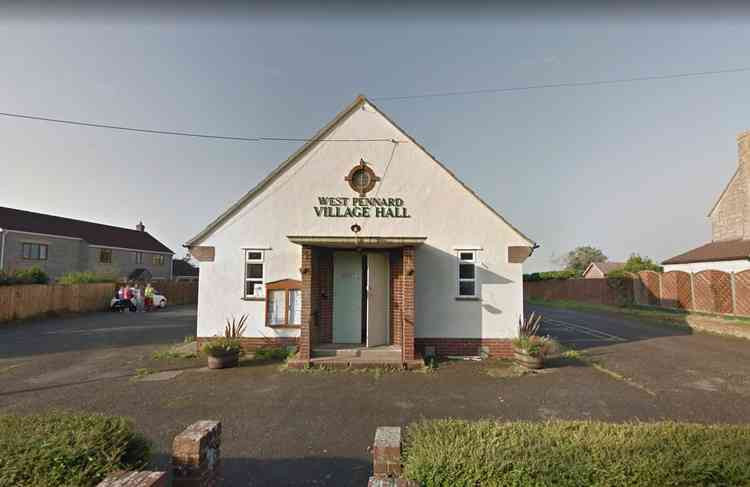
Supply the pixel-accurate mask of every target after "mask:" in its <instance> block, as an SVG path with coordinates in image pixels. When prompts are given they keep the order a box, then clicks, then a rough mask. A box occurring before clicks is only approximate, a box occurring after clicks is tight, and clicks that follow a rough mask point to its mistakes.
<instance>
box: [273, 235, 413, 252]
mask: <svg viewBox="0 0 750 487" xmlns="http://www.w3.org/2000/svg"><path fill="white" fill-rule="evenodd" d="M286 238H288V239H289V240H290V241H291V242H293V243H296V244H299V245H309V246H312V247H330V248H335V249H358V248H365V247H366V248H377V249H392V248H398V247H406V246H414V247H416V246H418V245H422V244H423V243H424V241H425V240H427V237H352V236H345V237H334V236H328V237H324V236H318V235H287V237H286Z"/></svg>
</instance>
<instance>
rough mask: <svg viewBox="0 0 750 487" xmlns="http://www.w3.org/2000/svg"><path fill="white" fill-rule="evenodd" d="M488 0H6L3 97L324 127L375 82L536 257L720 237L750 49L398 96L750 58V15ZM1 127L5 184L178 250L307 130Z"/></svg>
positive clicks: (36, 106) (172, 125)
mask: <svg viewBox="0 0 750 487" xmlns="http://www.w3.org/2000/svg"><path fill="white" fill-rule="evenodd" d="M472 7H473V6H472V4H466V8H465V9H464V10H462V11H461V12H460V14H455V12H449V11H445V12H441V11H440V7H438V8H437V9H436V10H435V11H434V12H431V13H429V14H424V15H422V14H420V13H419V12H418V11H417V10H409V9H404V10H402V11H399V10H398V9H395V10H394V9H384V10H382V11H381V10H378V9H375V8H373V9H371V10H370V11H367V12H359V11H357V10H356V9H354V8H350V9H343V10H340V11H337V12H334V13H330V14H326V12H325V11H315V12H312V11H304V10H299V9H293V8H288V9H284V10H282V11H271V10H262V9H260V8H258V9H255V10H254V9H252V8H250V9H248V10H243V11H239V10H237V11H235V10H236V9H234V8H229V7H228V8H227V11H226V12H222V10H221V5H220V4H219V6H218V7H216V9H215V10H212V11H210V12H208V11H206V10H200V11H199V12H193V13H187V14H184V15H181V14H179V13H178V12H171V11H166V10H165V11H162V12H159V14H158V15H149V14H148V12H139V11H135V10H133V11H131V10H126V9H121V10H110V11H106V10H103V11H100V12H96V13H95V15H79V14H81V12H75V11H73V12H69V11H68V12H62V11H60V12H52V13H51V12H49V11H48V12H46V14H45V16H44V17H42V16H38V15H35V14H34V13H33V12H13V15H2V16H0V19H1V20H0V39H2V42H0V59H1V60H2V66H3V75H2V76H0V112H12V113H24V114H30V115H38V116H46V117H52V118H66V119H74V120H83V121H90V122H101V123H111V124H118V125H129V126H136V127H143V128H150V129H166V130H177V131H192V132H203V133H212V134H221V135H230V136H270V137H309V136H312V135H313V134H314V133H315V132H316V131H317V130H318V129H319V128H321V127H322V126H323V125H324V124H326V123H327V122H328V121H329V120H330V119H331V118H332V117H333V116H334V115H335V114H336V113H338V112H339V111H340V110H341V109H342V108H343V107H344V106H346V105H347V104H349V103H350V102H351V101H352V100H353V99H354V97H355V96H356V95H357V94H359V93H362V94H364V95H366V96H368V97H371V98H372V99H373V101H374V102H375V104H376V105H378V107H379V108H381V109H382V110H383V111H384V112H386V113H387V114H388V115H389V116H390V117H391V118H393V119H394V120H395V121H396V122H397V123H398V124H399V125H400V126H401V127H402V128H404V129H405V130H406V131H407V132H409V133H410V134H411V135H412V136H413V137H414V138H415V139H416V140H417V141H418V142H420V143H421V144H422V145H424V146H425V147H426V148H428V150H429V151H430V152H431V153H432V154H433V155H435V157H436V158H437V159H438V160H440V161H441V162H443V163H444V164H445V165H446V166H448V167H449V168H450V169H451V170H452V171H454V172H455V174H456V175H457V176H458V177H459V178H460V179H461V180H463V181H464V182H465V183H466V184H468V185H469V186H470V187H472V188H473V189H474V190H476V192H477V193H479V194H480V195H481V196H482V198H483V199H485V200H486V201H487V202H488V203H489V204H491V205H492V206H493V207H494V208H496V209H497V210H498V211H499V212H500V213H501V214H502V215H504V216H505V217H506V218H507V219H508V220H509V221H511V222H512V223H513V224H514V225H515V226H516V227H518V228H519V229H521V230H522V231H523V232H524V233H525V234H526V235H528V236H529V237H530V238H532V239H533V240H535V241H537V242H538V243H539V244H540V248H539V249H537V250H536V251H535V253H534V255H533V256H532V257H531V258H530V259H529V260H528V261H527V262H526V263H525V265H524V271H526V272H532V271H540V270H548V269H554V268H557V267H558V264H557V263H556V259H557V258H559V256H560V255H562V254H564V253H565V252H567V251H568V250H570V249H572V248H573V247H576V246H578V245H593V246H596V247H599V248H601V249H602V250H603V251H604V253H605V254H606V255H607V256H608V257H609V258H610V260H624V259H626V258H627V257H628V255H629V254H630V253H632V252H637V253H640V254H641V255H646V256H649V257H651V258H653V259H656V260H662V259H665V258H668V257H671V256H673V255H676V254H678V253H682V252H684V251H686V250H688V249H690V248H693V247H696V246H698V245H700V244H703V243H705V242H708V241H710V238H711V232H710V223H709V220H708V218H707V217H706V215H707V213H708V211H709V210H710V208H711V206H712V205H713V203H714V201H715V199H716V198H717V197H718V195H719V194H720V192H721V191H722V189H723V188H724V186H725V185H726V183H727V182H728V180H729V178H730V177H731V175H732V174H733V172H734V170H735V168H736V165H737V146H736V136H737V134H738V133H739V132H742V131H746V130H750V96H748V94H749V93H750V89H748V87H750V71H746V72H741V73H734V74H722V75H715V76H703V77H694V78H682V79H670V80H657V81H650V82H634V83H623V84H615V85H604V86H579V87H566V88H556V89H540V90H527V91H514V92H505V93H489V94H478V95H463V96H453V97H433V98H416V99H406V100H378V99H377V98H378V97H390V96H400V95H416V94H424V93H435V92H453V91H464V90H482V89H491V88H504V87H515V86H525V85H538V84H553V83H565V82H585V81H598V80H609V79H619V78H633V77H641V76H652V75H670V74H675V73H688V72H698V71H711V70H724V69H734V68H741V67H750V51H748V49H747V46H748V45H750V17H749V16H747V15H738V12H736V11H731V10H727V11H723V10H721V9H720V8H718V7H717V8H716V9H715V10H712V11H711V12H707V13H706V14H705V15H699V12H697V11H693V12H688V13H686V14H685V15H682V16H680V15H679V14H677V15H673V16H666V15H664V13H660V12H649V11H643V12H639V11H630V12H627V13H625V14H623V13H622V12H614V11H597V12H593V13H592V12H588V14H589V15H586V14H585V13H586V12H574V11H571V12H565V13H563V12H546V13H544V14H538V13H535V12H525V11H523V10H518V9H508V10H507V11H504V10H503V8H497V9H492V10H487V9H484V10H480V9H478V8H477V9H476V10H474V9H473V8H472ZM300 8H301V7H300ZM386 12H387V13H386ZM6 13H7V12H6ZM745 13H747V12H745ZM0 134H1V135H0V141H1V144H0V147H1V148H2V149H1V151H0V206H9V207H13V208H21V209H26V210H31V211H38V212H44V213H52V214H56V215H62V216H67V217H72V218H79V219H85V220H92V221H98V222H102V223H107V224H112V225H118V226H125V227H134V226H135V225H136V223H138V221H139V220H143V222H144V223H145V225H146V229H147V230H148V231H150V232H151V233H152V234H153V235H154V236H156V237H157V238H159V239H160V240H161V241H163V242H164V243H165V244H166V245H167V246H169V247H170V248H171V249H172V250H174V251H175V252H176V254H177V256H178V257H179V256H182V255H184V251H185V249H183V248H182V244H183V243H185V242H186V241H187V240H188V239H189V238H191V237H192V236H194V235H195V234H197V233H198V232H199V231H200V230H201V229H203V228H204V227H205V226H206V225H207V224H208V223H209V222H210V221H212V220H213V219H214V218H215V217H216V216H218V214H219V213H221V212H222V211H223V210H224V209H226V208H227V207H228V206H230V205H231V204H232V203H234V202H235V201H236V200H238V199H239V198H240V197H241V196H242V195H243V194H244V193H245V192H246V191H248V190H249V189H250V188H251V187H253V186H254V185H255V184H256V183H258V182H259V181H260V180H261V179H262V178H263V177H264V176H266V175H267V174H268V173H269V172H270V171H271V170H272V169H273V168H275V167H276V166H277V165H278V164H279V163H280V162H281V161H283V160H284V159H286V157H288V156H289V155H290V154H291V153H292V152H293V151H294V150H296V149H297V148H298V147H299V145H300V143H299V142H274V143H267V142H264V143H257V142H237V141H220V140H207V139H196V138H187V137H176V136H163V135H145V134H137V133H128V132H118V131H110V130H105V129H97V128H86V127H73V126H65V125H59V124H53V123H45V122H40V121H32V120H21V119H17V118H5V117H2V116H0Z"/></svg>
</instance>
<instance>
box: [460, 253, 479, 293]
mask: <svg viewBox="0 0 750 487" xmlns="http://www.w3.org/2000/svg"><path fill="white" fill-rule="evenodd" d="M478 253H479V251H478V250H476V249H456V299H479V292H478V291H479V280H478V279H477V260H478V259H477V254H478ZM461 254H471V259H469V260H465V259H462V256H461ZM469 264H470V265H472V266H473V268H474V277H473V278H465V277H461V266H462V265H469ZM462 282H472V283H474V294H461V283H462Z"/></svg>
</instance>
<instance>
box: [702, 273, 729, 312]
mask: <svg viewBox="0 0 750 487" xmlns="http://www.w3.org/2000/svg"><path fill="white" fill-rule="evenodd" d="M693 293H694V295H695V309H696V310H698V311H708V312H711V313H732V312H733V311H734V310H733V309H732V276H731V274H729V273H727V272H722V271H716V270H706V271H700V272H698V273H696V274H694V275H693Z"/></svg>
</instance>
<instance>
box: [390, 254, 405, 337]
mask: <svg viewBox="0 0 750 487" xmlns="http://www.w3.org/2000/svg"><path fill="white" fill-rule="evenodd" d="M390 261H391V272H390V275H391V306H390V308H391V342H392V343H393V344H394V345H401V327H402V324H403V314H402V313H401V310H402V307H403V303H404V295H403V293H402V289H403V283H404V279H403V276H404V265H403V262H404V261H403V254H402V250H401V249H396V250H393V251H391V252H390Z"/></svg>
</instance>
